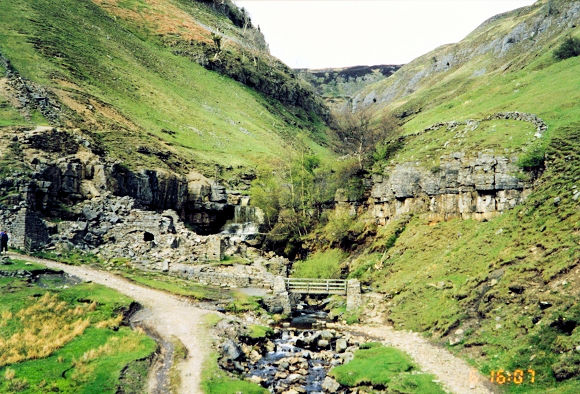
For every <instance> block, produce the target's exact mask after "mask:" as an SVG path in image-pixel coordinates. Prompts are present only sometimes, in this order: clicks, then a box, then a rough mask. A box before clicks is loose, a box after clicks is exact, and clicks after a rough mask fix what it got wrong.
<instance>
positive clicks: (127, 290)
mask: <svg viewBox="0 0 580 394" xmlns="http://www.w3.org/2000/svg"><path fill="white" fill-rule="evenodd" d="M11 257H13V258H19V259H25V260H28V261H32V262H38V263H40V264H43V265H46V266H47V267H49V268H53V269H58V270H62V271H64V272H66V273H68V274H70V275H74V276H76V277H79V278H81V279H83V280H87V281H92V282H94V283H98V284H101V285H104V286H107V287H110V288H112V289H115V290H117V291H119V292H120V293H123V294H125V295H127V296H129V297H131V298H133V299H134V300H135V301H137V302H139V303H140V304H142V305H143V306H145V307H146V308H147V310H148V312H147V314H146V315H147V316H146V317H144V318H142V320H143V322H144V323H145V324H148V325H150V326H151V327H153V328H154V329H155V331H156V332H157V333H158V334H159V335H160V336H161V337H163V339H164V340H166V341H170V340H171V338H172V337H177V338H178V339H179V340H180V341H181V342H182V343H183V344H184V346H185V347H186V348H187V352H188V357H187V358H186V359H185V360H184V361H183V362H182V363H181V364H180V365H179V368H180V372H181V389H180V393H184V394H196V393H201V392H202V391H201V388H200V382H201V369H202V365H203V361H204V360H205V358H206V356H207V354H208V352H209V349H210V346H209V339H208V337H207V334H206V332H205V331H204V328H203V316H204V315H205V314H206V313H209V312H208V311H205V310H202V309H199V308H196V307H195V306H193V305H192V304H190V303H188V302H186V301H184V300H182V299H179V298H177V297H174V296H172V295H170V294H167V293H164V292H162V291H158V290H154V289H151V288H148V287H144V286H140V285H137V284H135V283H131V282H129V281H128V280H126V279H123V278H121V277H119V276H116V275H113V274H111V273H108V272H105V271H99V270H95V269H92V268H89V267H86V266H71V265H66V264H62V263H57V262H55V261H52V260H45V259H39V258H35V257H29V256H23V255H18V254H12V256H11ZM150 390H151V391H153V392H155V391H158V392H168V390H167V389H166V388H164V387H157V388H152V387H151V386H150Z"/></svg>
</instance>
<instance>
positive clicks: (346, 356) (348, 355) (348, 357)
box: [340, 352, 354, 364]
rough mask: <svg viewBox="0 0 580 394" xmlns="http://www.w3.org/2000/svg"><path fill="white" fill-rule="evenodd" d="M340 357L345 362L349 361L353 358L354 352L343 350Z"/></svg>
mask: <svg viewBox="0 0 580 394" xmlns="http://www.w3.org/2000/svg"><path fill="white" fill-rule="evenodd" d="M340 358H342V360H343V362H344V363H345V364H346V363H348V362H349V361H352V359H353V358H354V354H353V353H351V352H345V353H343V354H342V355H341V356H340Z"/></svg>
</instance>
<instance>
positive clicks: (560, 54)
mask: <svg viewBox="0 0 580 394" xmlns="http://www.w3.org/2000/svg"><path fill="white" fill-rule="evenodd" d="M578 55H580V40H579V39H578V38H576V37H568V38H566V40H564V42H563V43H562V44H561V45H560V46H559V47H558V49H556V50H555V51H554V57H555V58H556V59H558V60H564V59H568V58H570V57H574V56H578Z"/></svg>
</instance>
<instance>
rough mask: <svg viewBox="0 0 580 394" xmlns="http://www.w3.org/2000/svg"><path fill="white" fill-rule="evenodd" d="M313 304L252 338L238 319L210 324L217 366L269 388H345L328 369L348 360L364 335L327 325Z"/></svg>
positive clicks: (295, 390)
mask: <svg viewBox="0 0 580 394" xmlns="http://www.w3.org/2000/svg"><path fill="white" fill-rule="evenodd" d="M328 320H329V319H328V317H327V314H326V313H325V312H323V311H320V310H317V309H316V308H305V309H303V310H301V311H298V312H296V313H295V315H294V316H293V318H292V319H291V320H290V321H287V322H283V323H281V324H280V325H279V326H275V327H273V328H272V329H271V331H268V333H267V334H266V335H265V337H262V338H253V337H252V336H251V335H248V330H247V328H246V327H244V326H243V324H242V323H239V322H235V321H222V322H220V323H218V325H217V326H216V330H217V332H218V335H219V336H220V337H221V338H223V342H222V344H221V358H220V359H219V365H220V367H221V368H223V369H225V370H227V371H229V372H232V373H234V374H236V375H241V376H243V377H245V378H248V379H249V380H250V381H252V382H254V383H257V384H260V385H261V386H262V387H264V388H266V389H268V390H269V391H270V392H272V393H288V394H290V393H323V392H331V393H335V392H346V391H345V390H344V388H341V386H340V384H339V383H337V382H336V381H335V380H334V379H333V378H331V377H330V376H328V375H327V374H328V371H329V370H330V369H331V368H332V367H334V366H337V365H341V364H344V363H347V362H349V361H350V360H352V359H353V357H354V352H355V351H356V350H357V349H359V345H360V344H361V343H364V342H367V339H366V338H364V337H361V336H357V335H353V334H351V333H346V332H341V331H339V330H336V329H333V328H327V327H326V326H327V325H328V326H329V327H332V326H333V324H332V323H330V322H329V321H328Z"/></svg>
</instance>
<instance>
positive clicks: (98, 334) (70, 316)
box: [0, 261, 156, 393]
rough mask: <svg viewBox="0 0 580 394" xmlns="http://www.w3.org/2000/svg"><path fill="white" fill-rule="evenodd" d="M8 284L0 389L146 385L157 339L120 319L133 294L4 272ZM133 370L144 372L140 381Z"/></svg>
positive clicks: (2, 302)
mask: <svg viewBox="0 0 580 394" xmlns="http://www.w3.org/2000/svg"><path fill="white" fill-rule="evenodd" d="M6 267H8V269H10V270H14V269H15V268H18V269H23V270H35V269H39V268H41V267H40V266H38V265H36V264H35V265H30V264H24V263H23V262H18V261H17V262H15V263H14V264H13V265H8V266H4V265H2V266H0V271H4V269H5V268H6ZM43 283H44V285H45V286H46V283H47V282H43ZM0 289H1V292H0V293H1V295H0V316H1V317H2V319H1V322H0V327H1V330H0V376H2V379H0V391H2V392H20V391H23V392H51V391H60V392H104V393H115V392H118V391H119V390H126V389H128V388H129V387H125V385H126V384H130V385H131V386H134V385H135V384H137V386H135V387H142V385H143V384H144V376H145V375H146V373H147V369H148V368H147V365H144V361H139V360H145V359H146V358H148V357H149V356H150V355H151V354H152V352H153V351H154V350H155V348H156V344H155V342H154V341H153V340H152V339H150V338H149V337H147V336H146V335H145V334H144V333H141V332H137V331H132V330H131V329H129V328H128V327H124V326H120V325H121V320H122V318H123V311H126V310H128V309H129V307H130V304H131V300H130V299H129V298H127V297H125V296H122V295H120V294H119V293H117V292H114V291H112V290H110V289H108V288H106V287H103V286H99V285H95V284H92V283H82V284H77V285H72V286H71V285H67V286H63V285H62V284H57V283H54V284H53V286H52V287H51V286H50V285H49V287H48V288H42V289H41V288H39V287H38V286H36V285H34V284H31V283H28V282H27V281H26V280H24V279H19V278H8V277H4V278H3V277H0ZM122 371H124V372H123V374H122ZM122 375H123V377H122ZM128 375H137V378H136V379H134V380H136V382H135V381H132V380H131V381H132V383H128V382H129V380H127V379H125V376H128Z"/></svg>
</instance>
